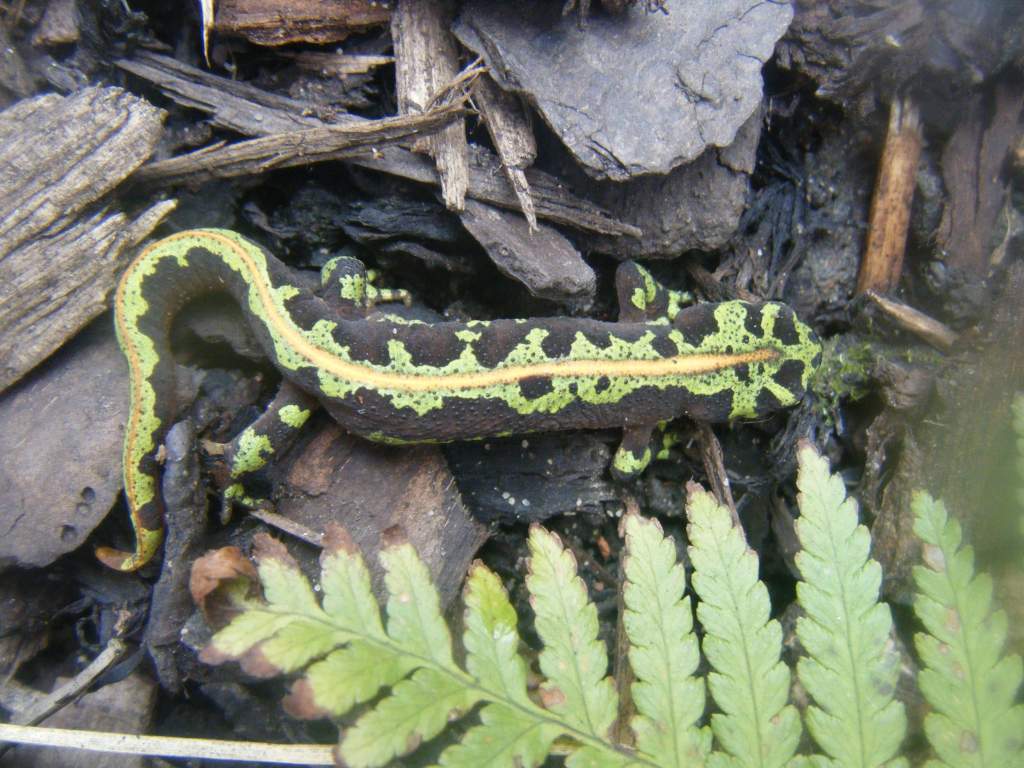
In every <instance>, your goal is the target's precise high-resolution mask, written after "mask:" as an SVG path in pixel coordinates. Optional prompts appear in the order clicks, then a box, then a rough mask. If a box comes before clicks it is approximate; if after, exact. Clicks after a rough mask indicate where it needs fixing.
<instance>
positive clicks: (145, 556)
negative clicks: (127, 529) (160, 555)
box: [96, 528, 164, 572]
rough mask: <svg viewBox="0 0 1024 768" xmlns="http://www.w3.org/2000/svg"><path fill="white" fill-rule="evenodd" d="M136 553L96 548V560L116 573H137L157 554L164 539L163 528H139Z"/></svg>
mask: <svg viewBox="0 0 1024 768" xmlns="http://www.w3.org/2000/svg"><path fill="white" fill-rule="evenodd" d="M136 536H137V543H136V547H135V551H134V552H124V551H122V550H120V549H113V548H112V547H96V559H97V560H99V561H100V562H101V563H103V564H104V565H105V566H107V567H108V568H113V569H114V570H115V571H126V572H131V571H137V570H139V568H141V567H142V566H144V565H145V564H146V563H148V562H149V561H150V560H152V559H153V555H155V554H156V552H157V550H158V549H159V548H160V544H161V543H162V542H163V539H164V531H163V528H157V529H155V530H154V529H150V528H139V529H138V530H137V531H136Z"/></svg>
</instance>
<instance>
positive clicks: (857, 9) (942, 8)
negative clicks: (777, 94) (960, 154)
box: [776, 0, 1024, 129]
mask: <svg viewBox="0 0 1024 768" xmlns="http://www.w3.org/2000/svg"><path fill="white" fill-rule="evenodd" d="M794 7H795V11H796V13H795V16H794V18H793V23H792V24H791V25H790V28H789V31H788V32H787V33H786V36H785V37H784V38H783V39H782V40H781V41H780V43H779V45H778V46H777V47H776V59H777V61H778V63H779V65H780V66H782V67H785V68H788V69H794V70H799V71H800V72H802V73H803V74H805V75H806V76H808V77H809V78H810V79H812V80H813V81H815V82H816V83H817V84H818V87H817V89H816V95H817V96H819V97H822V98H825V99H830V100H832V101H835V102H838V103H839V104H841V105H843V107H844V108H846V109H848V110H850V111H852V112H853V113H854V115H855V116H857V117H862V116H865V115H868V114H870V113H872V112H874V111H875V110H876V109H878V105H879V104H887V103H890V102H892V101H893V99H895V98H896V97H897V96H898V95H899V94H901V93H904V92H907V91H908V90H910V91H912V92H913V93H914V95H915V98H916V99H917V100H918V103H919V106H920V107H921V113H922V116H923V118H924V123H925V124H926V125H935V126H936V127H940V128H942V129H945V127H946V126H947V125H948V122H949V115H950V114H952V113H953V110H955V109H956V107H954V106H953V105H954V104H957V103H962V101H963V100H965V99H966V98H968V97H969V94H970V92H971V91H973V90H974V89H975V88H977V86H978V83H980V82H983V81H984V80H986V79H988V78H989V77H991V76H993V75H994V74H996V73H997V72H999V71H1001V70H1005V69H1007V68H1010V67H1013V66H1014V62H1015V60H1019V59H1020V57H1021V55H1022V54H1024V46H1022V38H1021V28H1022V17H1021V14H1020V8H1019V4H1018V3H1015V2H962V0H900V1H899V2H881V3H875V2H872V3H865V2H863V0H829V2H821V0H797V1H796V2H795V3H794Z"/></svg>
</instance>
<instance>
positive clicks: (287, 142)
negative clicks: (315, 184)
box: [133, 104, 465, 184]
mask: <svg viewBox="0 0 1024 768" xmlns="http://www.w3.org/2000/svg"><path fill="white" fill-rule="evenodd" d="M463 114H465V109H464V108H463V106H462V104H452V105H449V106H446V107H438V108H437V109H433V110H431V111H429V112H424V113H423V114H422V115H402V116H400V117H385V118H383V119H381V120H367V121H366V122H362V123H354V122H353V123H345V124H343V125H324V126H320V127H319V128H306V129H303V130H300V131H289V132H287V133H275V134H273V135H271V136H263V137H261V138H258V139H250V140H248V141H239V142H237V143H235V144H228V145H215V146H212V147H206V148H204V149H201V150H199V151H197V152H190V153H189V154H187V155H181V156H179V157H172V158H171V159H169V160H161V161H159V162H156V163H150V164H149V165H146V166H144V167H143V168H140V169H139V170H138V171H137V172H136V173H135V176H134V177H133V180H134V181H135V182H138V183H154V182H156V183H163V184H181V183H184V182H187V183H192V184H195V183H201V182H206V181H210V180H213V179H227V178H232V177H235V176H246V175H250V174H251V175H255V174H258V173H265V172H266V171H271V170H274V169H275V168H291V167H294V166H297V165H310V164H311V163H322V162H326V161H328V160H342V159H345V158H348V157H351V155H352V154H353V153H354V152H358V151H361V150H363V149H368V148H376V147H377V146H379V145H381V144H387V143H388V142H393V141H397V140H398V139H403V138H408V137H409V136H413V135H416V134H420V133H424V132H428V131H433V130H435V129H437V128H438V127H439V126H442V125H445V124H446V123H448V122H450V121H451V120H453V119H458V118H460V117H461V116H462V115H463Z"/></svg>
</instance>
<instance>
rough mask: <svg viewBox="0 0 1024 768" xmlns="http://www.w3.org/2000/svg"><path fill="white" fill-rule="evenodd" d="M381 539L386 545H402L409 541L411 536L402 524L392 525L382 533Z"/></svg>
mask: <svg viewBox="0 0 1024 768" xmlns="http://www.w3.org/2000/svg"><path fill="white" fill-rule="evenodd" d="M380 541H381V544H383V545H384V546H385V547H389V548H390V547H400V546H402V545H403V544H408V543H409V537H408V535H406V532H405V529H404V528H402V526H400V525H392V526H391V527H390V528H385V529H384V530H383V531H381V533H380Z"/></svg>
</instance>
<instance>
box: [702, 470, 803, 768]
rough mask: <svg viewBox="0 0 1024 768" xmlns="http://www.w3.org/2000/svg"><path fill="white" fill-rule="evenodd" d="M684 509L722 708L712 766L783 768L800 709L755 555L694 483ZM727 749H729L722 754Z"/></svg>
mask: <svg viewBox="0 0 1024 768" xmlns="http://www.w3.org/2000/svg"><path fill="white" fill-rule="evenodd" d="M687 490H688V498H687V503H686V515H687V518H688V520H689V525H688V526H687V533H688V537H689V540H690V548H689V553H690V561H691V562H692V563H693V568H694V573H693V577H692V581H693V589H694V591H695V592H696V593H697V596H698V597H699V598H700V602H698V604H697V617H698V618H699V619H700V623H701V625H702V626H703V627H704V639H703V642H702V647H703V649H704V654H705V656H706V657H707V660H708V663H709V664H710V665H711V668H712V670H713V671H712V672H711V673H710V674H709V675H708V687H709V688H710V689H711V695H712V697H713V698H714V700H715V703H716V704H717V705H718V708H719V709H721V710H722V714H714V715H712V716H711V728H712V730H713V732H714V735H715V739H716V740H717V742H718V744H719V745H720V746H721V747H722V748H723V749H724V750H725V753H722V752H715V753H713V754H712V755H711V758H710V759H709V761H708V764H709V765H711V766H715V767H722V768H724V767H725V766H736V767H737V768H739V767H740V766H742V767H743V768H748V767H749V768H769V766H771V767H772V768H781V766H784V765H786V764H787V763H788V762H789V760H790V759H791V758H792V757H793V755H794V754H795V753H796V749H797V745H798V744H799V741H800V732H801V727H800V715H799V713H798V712H797V711H796V708H795V707H793V706H791V705H789V704H787V702H788V700H789V683H790V673H789V668H788V667H787V666H786V665H785V664H783V663H782V661H781V660H780V656H781V653H782V627H781V626H780V625H779V622H777V621H774V620H773V621H769V616H770V613H771V603H770V601H769V599H768V590H767V589H765V586H764V584H762V583H761V582H760V581H759V580H758V560H757V555H756V554H755V553H754V552H753V551H752V550H751V549H749V548H748V547H747V543H746V540H745V539H744V537H743V534H742V532H741V531H740V530H739V529H737V528H736V527H735V526H734V525H733V522H732V516H731V515H730V514H729V510H728V509H726V508H725V507H723V506H722V505H720V504H719V503H718V502H717V501H716V500H715V498H714V496H712V495H711V494H710V493H708V492H707V491H705V490H704V489H703V488H701V487H700V486H698V485H691V486H689V487H688V489H687ZM726 753H727V754H726Z"/></svg>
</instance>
